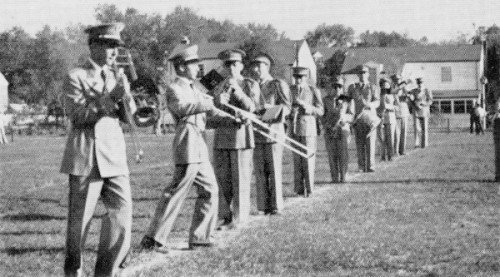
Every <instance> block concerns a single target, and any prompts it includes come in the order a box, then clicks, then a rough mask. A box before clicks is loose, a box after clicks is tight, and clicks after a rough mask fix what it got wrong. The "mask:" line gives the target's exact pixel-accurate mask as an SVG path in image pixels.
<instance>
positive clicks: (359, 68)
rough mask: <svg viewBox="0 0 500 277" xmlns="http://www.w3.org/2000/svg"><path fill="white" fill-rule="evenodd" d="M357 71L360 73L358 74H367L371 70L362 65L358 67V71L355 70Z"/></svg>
mask: <svg viewBox="0 0 500 277" xmlns="http://www.w3.org/2000/svg"><path fill="white" fill-rule="evenodd" d="M355 70H356V72H358V73H365V72H368V71H369V68H368V66H366V65H362V64H360V65H358V66H356V69H355Z"/></svg>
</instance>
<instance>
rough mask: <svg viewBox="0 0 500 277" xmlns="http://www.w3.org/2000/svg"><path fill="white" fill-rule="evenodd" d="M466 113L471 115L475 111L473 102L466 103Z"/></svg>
mask: <svg viewBox="0 0 500 277" xmlns="http://www.w3.org/2000/svg"><path fill="white" fill-rule="evenodd" d="M465 109H466V110H465V112H466V113H470V111H472V109H474V107H472V100H467V101H466V103H465Z"/></svg>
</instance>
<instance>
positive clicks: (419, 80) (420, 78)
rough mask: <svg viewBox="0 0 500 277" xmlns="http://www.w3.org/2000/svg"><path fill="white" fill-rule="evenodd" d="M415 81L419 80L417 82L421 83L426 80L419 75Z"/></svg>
mask: <svg viewBox="0 0 500 277" xmlns="http://www.w3.org/2000/svg"><path fill="white" fill-rule="evenodd" d="M415 81H417V84H421V83H423V82H424V79H423V78H422V77H417V78H415Z"/></svg>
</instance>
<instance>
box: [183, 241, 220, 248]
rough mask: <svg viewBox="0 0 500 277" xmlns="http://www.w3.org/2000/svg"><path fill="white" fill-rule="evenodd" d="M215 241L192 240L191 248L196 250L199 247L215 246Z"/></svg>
mask: <svg viewBox="0 0 500 277" xmlns="http://www.w3.org/2000/svg"><path fill="white" fill-rule="evenodd" d="M214 246H215V243H213V242H190V243H189V250H194V249H197V248H208V247H214Z"/></svg>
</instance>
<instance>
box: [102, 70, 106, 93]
mask: <svg viewBox="0 0 500 277" xmlns="http://www.w3.org/2000/svg"><path fill="white" fill-rule="evenodd" d="M101 78H102V80H103V82H104V86H103V91H104V92H106V72H105V71H104V69H103V70H101Z"/></svg>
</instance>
